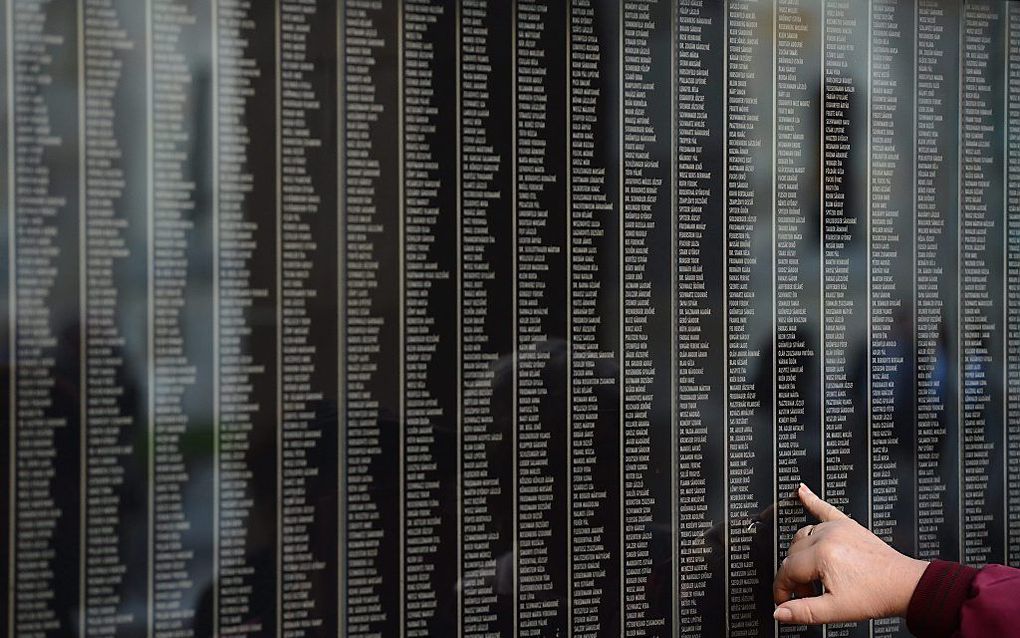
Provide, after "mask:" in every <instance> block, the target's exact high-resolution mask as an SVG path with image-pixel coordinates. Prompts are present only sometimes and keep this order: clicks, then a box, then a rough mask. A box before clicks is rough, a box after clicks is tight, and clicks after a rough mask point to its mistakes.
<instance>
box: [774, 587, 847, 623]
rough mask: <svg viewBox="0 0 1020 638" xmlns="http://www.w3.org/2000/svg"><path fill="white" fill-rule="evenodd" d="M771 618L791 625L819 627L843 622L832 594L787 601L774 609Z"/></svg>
mask: <svg viewBox="0 0 1020 638" xmlns="http://www.w3.org/2000/svg"><path fill="white" fill-rule="evenodd" d="M772 617H773V618H775V619H776V620H778V621H779V622H781V623H785V624H791V625H821V624H824V623H830V622H840V621H842V620H844V619H843V618H841V617H840V614H839V608H838V605H837V603H836V602H835V601H834V600H833V596H832V594H829V593H825V594H822V595H821V596H812V597H810V598H798V599H796V600H789V601H787V602H785V603H783V604H782V605H780V606H779V607H777V608H776V611H775V613H773V614H772Z"/></svg>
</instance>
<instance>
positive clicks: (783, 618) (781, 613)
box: [772, 607, 793, 622]
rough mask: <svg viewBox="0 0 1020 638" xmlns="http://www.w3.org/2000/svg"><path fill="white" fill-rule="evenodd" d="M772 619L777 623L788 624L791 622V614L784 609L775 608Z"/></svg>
mask: <svg viewBox="0 0 1020 638" xmlns="http://www.w3.org/2000/svg"><path fill="white" fill-rule="evenodd" d="M772 617H773V618H775V619H776V620H778V621H779V622H789V621H791V620H793V612H792V611H790V610H789V609H787V608H786V607H776V610H775V611H774V612H772Z"/></svg>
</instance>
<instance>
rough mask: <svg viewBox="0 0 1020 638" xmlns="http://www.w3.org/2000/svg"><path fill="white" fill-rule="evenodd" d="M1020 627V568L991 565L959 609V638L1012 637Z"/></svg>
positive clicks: (971, 587) (978, 575)
mask: <svg viewBox="0 0 1020 638" xmlns="http://www.w3.org/2000/svg"><path fill="white" fill-rule="evenodd" d="M1018 628H1020V569H1013V568H1012V567H1003V566H1002V565H988V566H987V567H985V568H984V569H982V570H981V571H980V572H978V574H977V576H976V577H975V578H974V582H973V583H971V586H970V597H969V598H968V599H967V601H966V602H965V603H963V607H962V608H961V609H960V633H959V636H960V638H974V637H975V636H1012V635H1015V634H1016V633H1017V631H1018Z"/></svg>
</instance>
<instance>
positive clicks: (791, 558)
mask: <svg viewBox="0 0 1020 638" xmlns="http://www.w3.org/2000/svg"><path fill="white" fill-rule="evenodd" d="M797 497H798V498H800V502H801V503H803V504H804V507H805V508H806V509H807V510H808V512H810V513H811V514H813V515H814V516H815V517H817V518H818V519H820V520H821V521H822V522H821V523H818V524H817V525H808V526H806V527H803V528H801V529H800V530H798V531H797V533H796V534H795V535H794V537H793V541H791V543H790V549H789V552H788V553H787V556H786V559H785V560H784V561H783V563H782V566H781V567H780V568H779V572H778V573H776V578H775V581H774V582H773V584H772V595H773V598H774V599H775V602H776V604H777V605H779V606H778V607H777V608H776V611H775V614H774V617H775V619H776V620H778V621H779V622H781V623H789V624H800V625H817V624H822V623H831V622H851V621H856V620H867V619H870V618H886V617H890V616H904V615H906V613H907V606H908V605H909V604H910V597H911V596H912V595H913V593H914V588H915V587H917V583H918V581H919V580H921V575H922V574H923V573H924V570H925V568H927V566H928V563H927V562H926V561H922V560H915V559H913V558H910V557H909V556H904V555H903V554H901V553H899V552H897V551H896V550H895V549H893V548H892V547H890V546H889V545H887V544H886V543H885V542H884V541H882V540H881V539H880V538H878V537H877V536H875V535H874V534H872V533H871V531H869V530H868V529H866V528H864V527H863V526H861V525H859V524H858V523H857V522H856V521H854V520H853V519H851V518H848V517H847V515H846V514H844V513H843V512H841V511H839V510H838V509H837V508H836V507H835V506H833V505H830V504H829V503H826V502H825V501H823V500H822V499H820V498H819V497H818V496H816V495H815V494H814V492H812V491H811V490H809V489H808V488H807V486H806V485H804V484H803V483H802V484H801V485H800V487H799V488H798V489H797ZM817 581H821V583H822V585H823V586H824V587H825V593H823V594H822V595H821V596H815V595H814V589H813V583H815V582H817ZM794 594H796V596H797V597H796V598H793V595H794Z"/></svg>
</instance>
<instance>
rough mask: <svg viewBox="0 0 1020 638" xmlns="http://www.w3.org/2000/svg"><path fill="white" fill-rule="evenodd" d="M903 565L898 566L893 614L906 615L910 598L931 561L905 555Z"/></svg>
mask: <svg viewBox="0 0 1020 638" xmlns="http://www.w3.org/2000/svg"><path fill="white" fill-rule="evenodd" d="M903 559H904V560H903V561H902V564H901V565H897V566H896V569H895V571H896V587H895V595H894V605H893V610H892V614H891V615H892V616H900V617H904V618H905V617H906V615H907V610H908V609H909V607H910V600H911V598H913V596H914V590H916V589H917V584H918V583H919V582H921V577H922V576H924V572H925V570H926V569H928V565H929V562H928V561H926V560H918V559H916V558H910V557H909V556H904V557H903Z"/></svg>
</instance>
